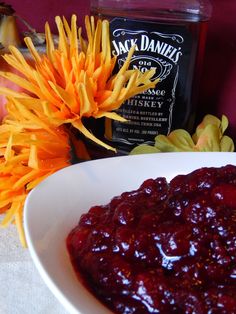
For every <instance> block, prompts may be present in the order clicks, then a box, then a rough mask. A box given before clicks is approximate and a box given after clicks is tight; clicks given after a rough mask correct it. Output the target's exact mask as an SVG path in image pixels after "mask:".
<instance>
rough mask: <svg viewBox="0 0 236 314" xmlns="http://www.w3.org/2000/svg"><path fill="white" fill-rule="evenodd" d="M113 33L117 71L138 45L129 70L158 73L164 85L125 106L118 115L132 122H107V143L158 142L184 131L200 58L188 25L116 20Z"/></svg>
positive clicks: (112, 24)
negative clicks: (194, 60) (173, 132)
mask: <svg viewBox="0 0 236 314" xmlns="http://www.w3.org/2000/svg"><path fill="white" fill-rule="evenodd" d="M110 33H111V34H110V35H111V46H112V49H113V51H112V53H113V54H114V55H116V56H117V66H116V67H117V68H116V69H115V71H118V70H119V68H121V67H122V65H123V63H124V62H125V60H126V57H127V54H128V51H129V50H130V48H131V46H133V45H136V50H135V53H134V55H133V57H132V60H131V63H130V68H132V69H139V70H140V71H142V72H144V71H146V70H148V69H151V68H154V69H155V70H156V75H155V77H154V78H156V77H158V78H159V79H160V81H159V83H158V84H157V85H156V87H155V88H153V89H149V90H147V91H145V92H143V93H142V94H139V95H137V96H135V97H133V98H131V99H129V100H128V101H126V102H125V103H124V104H123V105H122V106H121V108H120V109H119V110H118V111H117V112H118V113H119V114H120V115H121V116H123V117H125V118H127V120H128V121H127V122H125V123H121V122H117V121H110V120H107V121H106V126H105V136H106V138H107V139H109V140H111V141H113V142H117V143H123V144H125V145H128V146H133V145H136V144H140V143H153V141H154V138H155V136H156V135H157V134H168V133H169V132H170V131H171V130H172V129H173V128H183V127H185V126H186V123H187V120H188V119H189V115H190V111H191V108H190V102H191V99H190V98H191V95H190V94H191V86H192V79H193V77H192V76H193V74H192V73H193V68H191V66H193V65H192V64H191V58H193V54H194V53H196V51H195V52H194V51H193V50H194V49H193V48H194V47H193V46H194V45H193V40H192V35H191V32H190V31H189V30H188V28H187V27H186V25H184V24H183V25H179V24H178V25H173V24H157V23H152V22H146V21H145V22H143V21H137V20H130V19H124V18H115V19H113V20H112V21H111V22H110ZM194 58H195V56H194Z"/></svg>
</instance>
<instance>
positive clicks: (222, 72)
mask: <svg viewBox="0 0 236 314" xmlns="http://www.w3.org/2000/svg"><path fill="white" fill-rule="evenodd" d="M6 2H7V3H9V4H11V5H12V6H13V8H14V9H15V11H16V12H17V14H18V15H20V16H21V17H23V18H25V19H26V20H27V21H28V22H29V23H30V24H31V25H32V26H33V27H34V28H35V29H36V30H37V31H40V32H43V31H44V24H45V21H49V23H50V25H51V28H52V30H53V31H55V30H56V27H55V23H54V17H55V16H56V15H61V16H62V15H64V16H65V17H67V18H70V16H71V14H72V13H76V14H77V16H78V20H79V22H78V23H79V24H82V23H83V20H84V15H85V14H88V13H89V1H86V0H84V1H83V0H69V1H68V0H50V1H48V0H41V1H32V0H21V1H19V0H8V1H6ZM212 5H213V15H212V18H211V20H210V23H209V30H208V37H207V45H206V55H205V62H204V68H203V76H202V81H201V88H200V99H199V108H198V109H199V110H198V111H199V116H198V117H199V119H201V118H202V116H203V115H204V114H206V113H212V114H216V115H217V116H218V117H221V114H226V115H227V116H228V118H229V120H230V132H231V135H233V136H234V139H236V109H235V106H236V1H235V0H225V1H222V0H212Z"/></svg>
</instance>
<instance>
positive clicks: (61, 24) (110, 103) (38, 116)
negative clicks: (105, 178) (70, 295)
mask: <svg viewBox="0 0 236 314" xmlns="http://www.w3.org/2000/svg"><path fill="white" fill-rule="evenodd" d="M76 19H77V18H76V16H75V15H73V16H72V18H71V25H70V26H69V24H68V23H67V21H66V19H65V18H62V19H61V18H60V17H58V16H57V17H56V19H55V20H56V24H57V28H58V33H59V41H58V45H57V47H55V44H54V41H53V37H52V34H51V30H50V27H49V25H48V23H46V25H45V35H46V36H45V37H46V53H39V52H38V51H37V49H36V48H35V47H34V45H33V43H32V41H31V39H30V38H25V43H26V45H27V47H28V50H29V52H30V55H31V60H30V62H28V61H27V60H26V59H25V58H24V56H23V54H22V53H21V52H20V51H19V50H18V49H17V48H16V47H14V46H10V47H9V50H10V53H9V54H6V55H4V59H5V60H6V61H7V63H8V64H10V65H11V66H12V67H13V68H15V69H16V70H17V71H18V73H19V74H16V73H11V72H3V71H1V72H0V75H1V76H2V77H4V78H6V79H8V80H10V81H12V82H14V83H16V84H17V85H19V86H20V87H22V88H23V90H24V92H16V91H13V90H11V89H8V88H5V87H0V94H3V95H5V96H7V97H8V102H7V112H8V114H7V116H6V117H5V119H4V121H3V123H2V125H1V126H0V213H6V215H5V217H4V218H3V220H2V221H1V225H2V226H7V225H8V224H9V223H10V222H12V221H15V223H16V226H17V228H18V230H19V233H20V239H21V242H22V244H23V245H26V243H25V239H24V233H23V227H22V216H23V215H22V211H23V205H24V201H25V198H26V197H27V194H28V193H29V191H30V190H31V189H33V188H34V187H35V186H36V185H37V184H38V183H39V182H40V181H41V180H43V179H44V178H46V177H47V176H48V175H50V174H51V173H53V172H55V171H57V170H59V169H61V168H63V167H66V166H68V165H69V164H70V145H69V141H71V139H70V135H69V132H67V131H66V124H71V125H72V126H73V127H75V128H77V129H78V130H79V131H80V132H81V133H83V134H84V135H85V136H86V137H87V138H89V139H90V140H92V141H94V142H96V143H97V144H99V145H102V146H103V147H105V148H107V149H112V150H115V149H114V148H113V147H111V146H109V145H107V144H106V143H104V142H102V141H101V140H99V139H98V138H96V137H95V136H94V135H93V134H92V133H91V132H90V131H89V130H88V129H87V128H86V127H85V126H84V124H83V118H84V117H86V118H89V117H93V118H101V117H107V118H109V119H115V120H120V121H125V119H124V118H123V117H121V116H119V115H118V114H117V113H116V112H115V110H116V109H118V108H119V107H120V106H121V105H122V103H123V102H124V101H125V100H127V99H128V98H130V97H131V96H133V95H135V94H138V93H141V92H143V91H145V90H147V89H149V88H152V87H154V86H155V85H156V83H157V81H158V80H155V81H152V80H151V78H152V77H153V75H154V72H155V71H154V70H150V71H147V72H145V73H141V72H140V71H139V70H136V69H135V70H134V69H133V70H130V69H129V65H130V62H131V59H132V55H133V53H134V51H135V46H134V47H132V48H131V50H130V52H129V54H128V57H127V60H126V61H125V62H124V64H123V66H122V68H121V69H120V70H119V72H118V73H117V74H114V75H113V70H114V67H115V64H116V57H115V56H112V54H111V47H110V40H109V22H108V21H106V20H104V21H101V20H98V21H97V22H96V23H95V20H94V18H93V17H88V16H87V17H86V18H85V28H86V32H87V40H84V39H83V38H82V35H81V34H82V30H81V28H79V29H78V28H77V21H76ZM76 149H79V150H81V151H83V150H84V149H83V145H77V147H76ZM85 155H86V153H85Z"/></svg>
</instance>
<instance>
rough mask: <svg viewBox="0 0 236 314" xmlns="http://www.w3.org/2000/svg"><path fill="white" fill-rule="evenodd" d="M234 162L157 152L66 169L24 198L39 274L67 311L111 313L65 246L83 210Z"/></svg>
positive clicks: (235, 158) (235, 157)
mask: <svg viewBox="0 0 236 314" xmlns="http://www.w3.org/2000/svg"><path fill="white" fill-rule="evenodd" d="M226 164H234V165H236V153H160V154H147V155H136V156H126V157H113V158H108V159H100V160H95V161H89V162H85V163H81V164H77V165H73V166H70V167H67V168H65V169H63V170H60V171H58V172H57V173H55V174H53V175H52V176H50V177H49V178H47V179H46V180H45V181H43V182H42V183H41V184H39V185H38V186H37V187H36V188H35V189H34V190H33V191H32V192H31V193H30V194H29V196H28V198H27V200H26V203H25V210H24V227H25V232H26V239H27V243H28V247H29V250H30V253H31V256H32V258H33V261H34V263H35V265H36V267H37V268H38V270H39V273H40V274H41V276H42V277H43V279H44V280H45V283H46V284H47V285H48V287H49V288H50V289H51V291H52V292H53V293H54V294H55V296H56V297H57V298H58V300H59V301H60V302H61V303H62V304H63V305H64V307H65V308H66V309H67V310H68V311H69V312H70V313H81V314H91V313H94V314H95V313H99V314H108V313H111V311H109V310H108V309H107V308H106V307H105V306H103V305H102V304H101V303H100V302H99V301H98V300H97V299H96V298H95V297H94V296H93V295H91V293H90V292H89V291H88V290H87V289H86V288H85V287H84V286H83V285H82V284H81V283H80V282H79V280H78V279H77V277H76V274H75V272H74V270H73V268H72V266H71V263H70V259H69V256H68V253H67V249H66V242H65V240H66V237H67V235H68V233H69V232H70V231H71V230H72V228H73V227H75V226H76V224H77V223H78V221H79V218H80V216H81V214H82V213H84V212H87V211H88V210H89V208H90V207H91V206H93V205H101V204H106V203H108V202H109V201H110V200H111V198H112V197H113V196H116V195H119V194H120V193H122V192H124V191H129V190H133V189H136V188H138V187H139V186H140V185H141V183H142V182H143V181H144V180H145V179H148V178H156V177H160V176H164V177H166V178H167V179H168V180H170V179H171V178H172V177H174V176H176V175H177V174H186V173H188V172H190V171H192V170H195V169H197V168H200V167H204V166H213V167H218V166H223V165H226Z"/></svg>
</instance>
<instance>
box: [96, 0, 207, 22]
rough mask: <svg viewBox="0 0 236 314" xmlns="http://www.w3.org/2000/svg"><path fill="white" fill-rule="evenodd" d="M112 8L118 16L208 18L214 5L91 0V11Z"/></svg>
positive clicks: (202, 1)
mask: <svg viewBox="0 0 236 314" xmlns="http://www.w3.org/2000/svg"><path fill="white" fill-rule="evenodd" d="M110 10H112V12H113V14H112V15H117V16H122V15H123V16H124V15H125V16H132V15H136V17H137V16H139V15H140V16H144V17H146V18H148V17H150V16H157V15H158V16H159V18H162V17H163V19H166V17H167V16H172V17H173V16H176V19H182V18H183V19H186V18H188V17H189V19H190V20H194V19H196V20H208V19H209V18H210V17H211V12H212V6H211V3H210V2H209V1H208V0H188V1H186V0H178V1H176V0H166V1H163V0H155V1H153V0H146V1H143V0H123V1H121V0H91V13H92V14H93V13H96V14H97V13H100V14H101V15H109V14H106V13H108V12H109V11H110Z"/></svg>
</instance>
